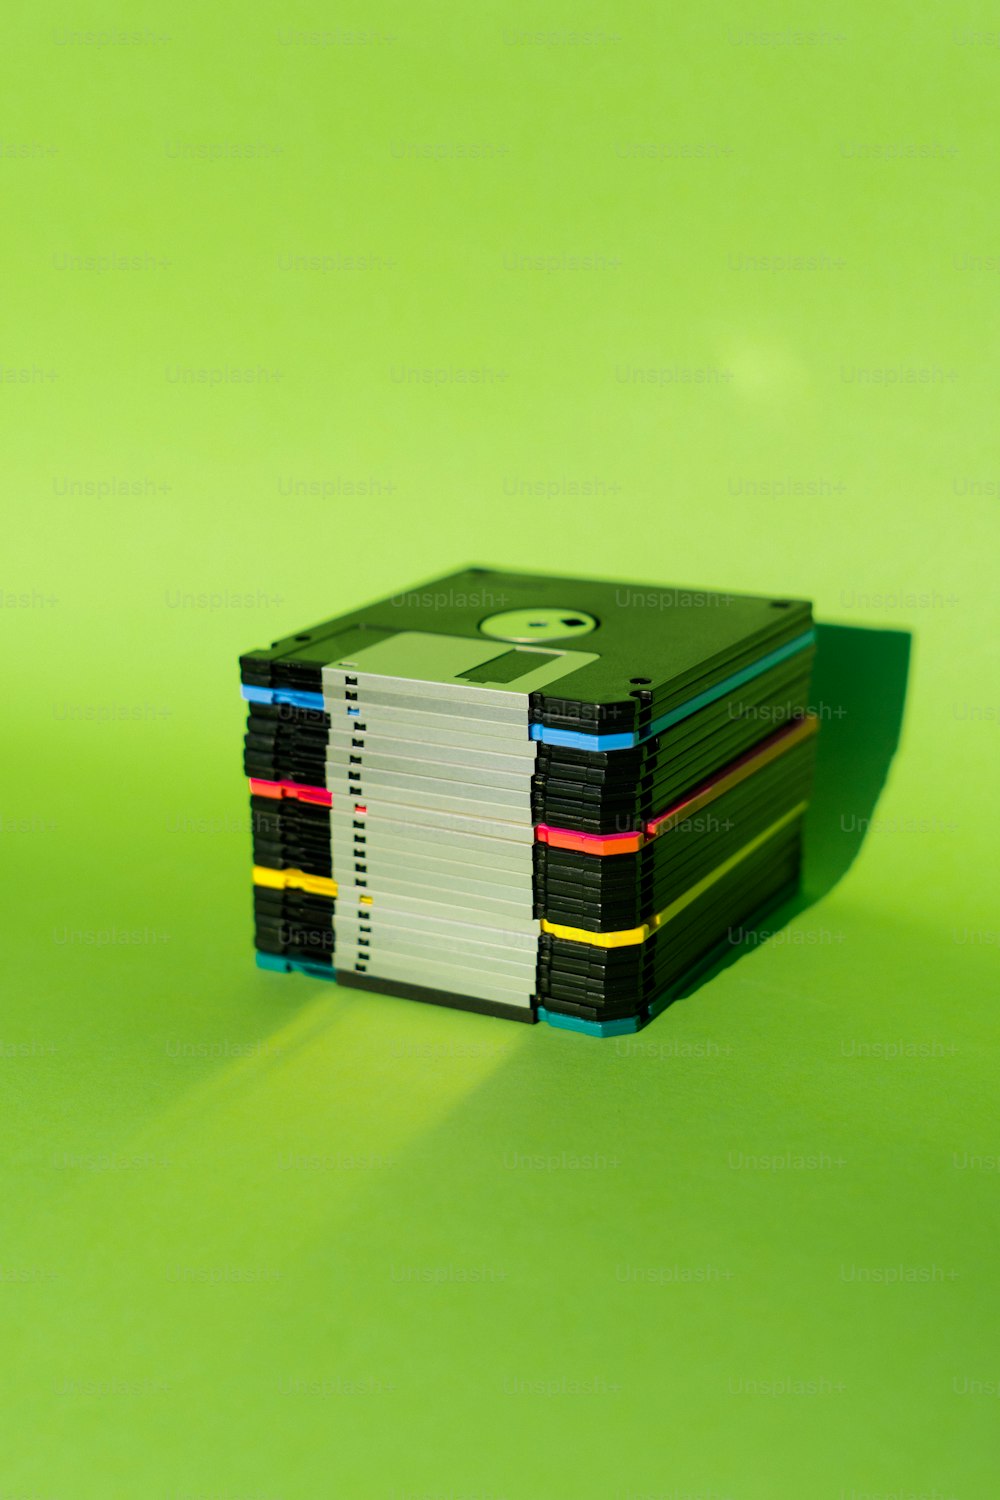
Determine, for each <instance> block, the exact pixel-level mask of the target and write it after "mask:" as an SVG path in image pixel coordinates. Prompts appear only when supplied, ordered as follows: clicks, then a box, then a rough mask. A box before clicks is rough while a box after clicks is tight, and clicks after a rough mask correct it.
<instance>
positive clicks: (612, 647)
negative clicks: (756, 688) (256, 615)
mask: <svg viewBox="0 0 1000 1500" xmlns="http://www.w3.org/2000/svg"><path fill="white" fill-rule="evenodd" d="M813 645H814V634H813V628H812V613H811V608H810V605H809V604H808V603H807V602H806V601H804V600H796V599H768V598H761V597H757V596H754V595H748V594H723V593H711V592H705V591H694V590H685V589H679V588H652V587H648V586H642V585H635V584H625V583H618V584H616V583H607V582H599V581H595V580H593V579H577V578H554V577H548V576H545V575H534V574H526V573H504V572H498V571H494V570H491V569H486V568H469V569H466V570H465V571H464V572H460V573H453V574H450V575H448V576H446V577H444V578H439V579H435V580H434V581H433V582H430V583H427V584H424V585H422V586H421V587H419V588H417V589H414V590H412V591H409V592H407V593H404V594H398V595H394V596H392V597H391V598H388V599H383V600H381V601H380V602H379V603H377V604H371V605H368V606H366V607H365V608H363V609H359V610H354V611H351V612H349V613H347V614H343V615H339V616H337V617H336V618H335V619H332V620H327V621H324V622H323V623H322V624H321V625H317V626H315V627H314V628H312V629H311V630H307V631H303V632H300V633H299V634H297V635H294V636H288V637H286V638H285V639H284V640H280V641H276V642H274V644H273V645H272V646H271V647H270V648H269V649H267V650H259V651H252V652H249V653H248V654H247V655H245V656H244V657H242V658H241V663H240V665H241V669H242V679H243V695H244V697H245V698H247V699H248V700H249V701H250V702H252V703H264V704H267V703H272V704H284V705H290V706H294V707H297V708H300V709H312V710H318V711H320V712H322V711H323V710H324V709H326V711H327V712H329V711H330V707H331V695H332V697H333V698H334V699H335V700H336V701H337V703H338V707H341V706H343V707H344V711H345V712H346V714H347V715H353V717H355V718H357V717H358V716H359V715H360V714H361V713H362V708H361V706H358V707H352V704H353V703H355V702H357V703H358V704H359V705H361V704H363V711H364V713H365V714H367V715H369V716H371V717H374V718H377V719H378V720H380V721H382V722H384V724H385V727H386V728H387V729H388V728H389V727H390V725H392V724H395V723H396V722H398V715H399V713H400V711H401V710H408V712H407V720H408V722H409V723H411V724H412V725H413V726H414V727H418V726H417V725H416V721H415V720H413V719H412V718H411V717H410V715H411V713H412V711H413V710H417V711H419V705H418V702H417V701H416V696H419V695H420V694H421V693H422V692H423V685H426V686H428V687H430V688H431V694H430V696H431V697H433V698H435V699H437V700H439V701H437V702H435V703H434V704H433V705H432V704H431V703H428V704H427V705H426V707H427V709H428V710H430V712H431V713H432V714H433V718H434V721H435V723H436V724H437V725H440V724H441V715H442V712H443V713H444V714H445V716H446V717H447V719H448V720H449V721H450V726H451V727H450V729H449V730H447V731H442V730H438V731H437V732H443V733H444V734H445V740H446V742H448V743H453V744H455V743H466V744H469V745H470V747H472V746H475V744H476V741H477V737H478V736H479V735H481V734H483V733H487V734H495V733H496V731H497V730H498V729H503V730H506V731H507V732H508V733H509V732H510V731H512V730H513V731H514V732H515V734H517V732H518V731H520V733H521V734H522V735H523V734H525V732H526V735H527V737H528V738H530V739H531V740H534V741H540V742H541V743H543V744H547V745H552V746H556V747H563V748H567V749H581V750H593V751H607V750H623V749H627V748H629V747H632V746H635V745H640V744H643V743H644V742H645V741H647V740H649V739H651V738H652V737H653V736H655V735H659V734H662V733H663V731H664V730H668V729H670V728H672V726H673V725H675V724H680V723H681V722H682V721H684V720H685V719H687V718H689V717H690V716H691V715H693V714H696V713H698V712H699V711H700V710H702V709H704V708H706V707H707V706H709V705H710V704H713V703H717V702H719V700H721V699H724V698H726V697H728V696H729V695H731V694H733V693H734V692H735V691H736V690H737V689H739V688H741V687H743V686H744V685H745V684H748V683H751V682H753V681H754V680H755V679H757V678H760V677H762V676H763V675H764V674H766V673H768V672H770V671H771V670H772V669H777V668H779V667H780V666H781V665H782V664H784V663H788V664H790V663H791V662H792V659H793V658H796V657H798V656H799V654H800V653H804V657H803V658H802V659H803V666H804V667H805V666H806V662H807V661H808V659H809V658H810V657H811V654H812V648H813ZM352 679H359V681H353V680H352ZM366 688H367V691H366V690H365V689H366ZM359 690H360V691H361V698H360V699H355V698H354V697H353V696H352V695H354V694H356V693H357V692H358V691H359ZM415 695H416V696H415ZM428 727H430V726H428Z"/></svg>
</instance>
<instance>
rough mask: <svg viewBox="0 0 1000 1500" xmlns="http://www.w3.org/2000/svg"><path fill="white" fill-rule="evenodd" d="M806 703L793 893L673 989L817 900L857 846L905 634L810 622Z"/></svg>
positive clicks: (883, 774) (889, 750)
mask: <svg viewBox="0 0 1000 1500" xmlns="http://www.w3.org/2000/svg"><path fill="white" fill-rule="evenodd" d="M816 638H817V639H816V661H815V665H814V667H813V681H812V695H811V702H810V706H811V708H812V709H813V711H814V712H815V713H817V714H818V715H819V720H820V732H819V740H818V746H817V751H816V777H815V782H814V785H813V790H812V795H811V799H810V804H809V813H808V815H807V818H806V828H805V856H804V862H803V870H802V883H801V886H800V887H799V889H798V890H797V891H796V892H795V894H794V895H792V896H791V897H789V898H788V899H787V900H785V901H783V902H781V903H780V905H778V906H777V907H775V908H773V909H771V910H769V911H767V912H765V913H764V914H762V915H761V917H760V918H759V920H758V922H757V923H756V924H755V925H750V924H748V925H747V926H745V927H743V928H740V929H738V930H737V931H736V932H734V933H733V934H732V937H733V939H734V941H732V942H731V943H730V945H729V950H728V951H727V952H726V953H724V954H723V956H722V957H720V958H717V959H716V960H715V961H713V962H712V963H711V965H710V967H707V968H704V969H703V970H702V971H701V972H699V973H698V974H697V975H696V976H694V977H693V978H692V980H691V982H690V983H689V984H688V985H686V986H685V987H684V989H683V990H681V991H680V993H679V994H678V997H677V998H678V999H683V998H684V997H685V996H688V995H693V994H694V993H695V992H696V991H697V990H699V989H700V988H701V987H702V985H704V984H706V983H707V982H708V981H709V980H710V979H712V978H713V977H714V976H715V975H716V974H718V973H720V972H721V971H722V970H723V969H726V968H728V967H729V966H730V965H731V964H733V963H735V962H736V960H737V959H738V958H739V957H740V956H741V954H742V953H744V952H746V951H747V944H746V943H745V942H742V941H740V939H742V938H744V937H745V938H746V939H747V940H748V941H749V943H750V944H751V946H752V947H754V948H757V947H761V946H763V944H764V943H765V942H766V941H767V938H768V937H770V936H773V934H774V933H777V932H780V931H781V930H782V928H784V927H787V925H788V923H789V922H791V921H792V919H793V918H794V917H796V916H798V915H799V913H800V912H803V911H806V910H808V908H809V907H810V906H814V905H815V904H816V902H817V901H821V900H822V899H823V897H824V896H826V895H827V894H828V893H829V892H830V891H831V890H832V889H833V887H834V886H835V885H836V884H837V882H838V881H839V880H841V879H842V878H843V876H844V875H846V874H847V871H848V870H849V869H850V867H851V865H852V864H853V863H854V861H855V859H856V858H857V856H858V853H859V852H860V849H861V845H862V844H863V842H864V839H865V834H866V833H867V831H868V828H869V826H870V824H871V820H872V816H873V814H874V812H875V807H876V805H877V803H878V799H879V797H880V796H881V794H882V788H883V787H884V786H885V783H886V779H887V777H888V775H889V768H890V766H891V765H892V758H893V756H894V754H895V753H896V747H897V745H898V744H899V736H900V731H901V728H902V723H903V710H904V706H905V703H906V685H907V677H908V673H909V664H910V643H911V636H910V633H909V632H908V631H906V630H872V629H869V628H867V627H864V626H854V625H817V627H816Z"/></svg>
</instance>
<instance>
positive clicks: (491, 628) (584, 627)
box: [479, 607, 597, 644]
mask: <svg viewBox="0 0 1000 1500" xmlns="http://www.w3.org/2000/svg"><path fill="white" fill-rule="evenodd" d="M479 629H480V631H481V633H482V634H483V635H488V636H489V637H490V638H491V639H492V640H495V641H513V642H515V644H516V643H521V642H523V643H528V644H533V643H534V642H536V641H560V640H569V639H572V638H573V637H575V636H578V635H589V634H590V632H591V631H592V630H596V629H597V620H596V619H595V618H594V616H593V615H588V614H586V613H585V612H584V611H583V610H580V609H548V608H538V607H536V608H535V609H505V610H503V611H501V613H500V614H498V615H489V616H488V617H487V618H486V619H485V620H480V622H479Z"/></svg>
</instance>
